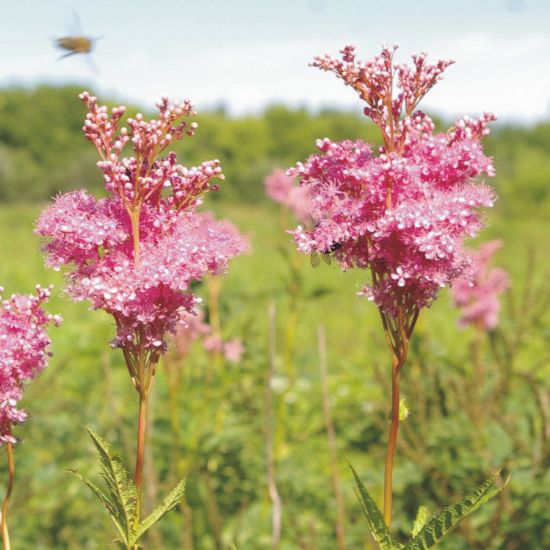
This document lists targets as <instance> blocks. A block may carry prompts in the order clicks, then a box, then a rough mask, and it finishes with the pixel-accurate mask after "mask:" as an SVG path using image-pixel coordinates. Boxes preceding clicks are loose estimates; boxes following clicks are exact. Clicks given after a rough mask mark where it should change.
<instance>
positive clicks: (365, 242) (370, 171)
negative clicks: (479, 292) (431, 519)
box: [288, 46, 495, 527]
mask: <svg viewBox="0 0 550 550" xmlns="http://www.w3.org/2000/svg"><path fill="white" fill-rule="evenodd" d="M396 49H397V46H392V47H384V48H383V49H382V51H381V53H380V54H379V55H377V56H375V57H373V58H371V59H368V60H366V61H360V60H358V59H356V54H355V48H354V47H353V46H346V47H345V48H344V49H343V50H342V51H341V52H340V53H341V56H340V57H339V58H333V57H331V56H329V55H325V56H323V57H316V58H315V59H314V61H313V66H314V67H316V68H318V69H321V70H323V71H327V72H331V73H334V74H335V75H336V76H337V77H338V78H339V79H341V80H343V81H344V83H345V84H346V85H347V86H350V87H351V88H353V89H354V90H355V92H356V93H357V94H358V95H359V97H360V98H361V99H362V100H363V101H364V102H365V103H366V106H365V108H364V113H365V115H366V116H367V117H368V118H370V119H371V120H372V121H373V122H374V123H375V124H376V126H378V128H379V130H380V132H381V136H382V142H383V145H382V146H381V147H380V148H379V149H377V150H376V149H375V148H373V147H372V146H371V145H368V144H366V143H363V142H362V141H360V140H356V141H351V140H346V141H342V142H338V143H335V142H332V141H331V140H330V139H328V138H324V139H319V140H318V141H317V147H318V149H319V150H320V153H319V154H316V155H313V156H311V157H310V158H308V159H307V160H306V161H305V162H304V163H298V164H297V165H296V167H295V168H292V169H290V170H289V171H288V175H289V176H291V177H297V178H299V179H300V184H301V186H302V188H304V189H306V190H307V191H308V196H309V199H310V208H309V216H310V218H311V220H312V225H309V226H298V228H297V229H296V230H294V231H293V234H294V238H295V241H296V244H297V247H298V250H299V251H301V252H303V253H306V254H322V255H326V256H330V257H333V258H335V259H336V260H337V261H338V263H339V264H340V266H341V268H342V269H343V270H347V269H351V268H360V269H363V270H365V271H366V272H367V273H368V274H369V280H368V281H367V282H366V283H365V285H364V287H363V289H362V291H361V292H360V294H361V295H363V296H366V297H367V298H368V299H369V300H371V301H373V302H374V303H375V304H376V305H377V307H378V310H379V312H380V317H381V320H382V325H383V328H384V333H385V337H386V342H387V345H388V347H389V350H390V351H391V354H392V405H391V426H390V431H389V437H388V447H387V454H386V463H385V476H384V522H385V524H386V525H387V526H388V527H389V525H390V523H391V516H392V472H393V463H394V455H395V447H396V442H397V432H398V428H399V404H400V385H399V378H400V373H401V370H402V368H403V366H404V365H405V362H406V359H407V354H408V349H409V340H410V338H411V335H412V333H413V330H414V327H415V324H416V322H417V319H418V316H419V313H420V310H421V309H423V308H425V307H428V306H430V304H431V303H432V302H433V301H434V300H435V299H436V297H437V295H438V292H439V290H440V289H441V288H443V287H445V286H450V285H451V284H452V282H453V281H454V280H456V279H457V278H458V277H463V276H467V277H469V276H470V273H471V264H472V260H471V256H470V254H469V253H468V252H467V251H466V249H465V244H464V243H465V240H466V239H467V238H472V237H474V236H475V235H476V234H477V232H478V231H479V230H480V228H481V227H482V225H483V221H482V217H481V210H482V209H483V208H488V207H491V206H492V205H493V202H494V200H495V194H494V192H493V190H492V189H491V188H490V187H488V186H487V185H485V184H484V183H482V182H479V181H478V180H479V177H480V176H483V175H485V176H488V177H491V176H493V175H494V168H493V165H492V160H491V159H490V158H488V157H487V156H485V155H484V153H483V149H482V145H481V141H482V138H483V137H484V136H486V135H487V134H488V133H489V129H488V124H489V123H490V122H491V121H493V120H495V117H494V116H493V115H492V114H484V115H483V116H482V117H481V118H480V119H478V120H474V119H471V118H468V117H464V118H462V119H460V120H458V121H456V123H455V125H454V126H453V127H452V128H450V129H449V130H448V131H447V132H444V133H436V132H435V126H434V123H433V122H432V120H431V119H430V118H429V117H428V116H427V115H426V114H425V113H423V112H422V111H419V110H417V106H418V104H419V103H420V101H421V100H422V98H423V97H424V96H425V95H426V93H427V92H428V91H429V90H430V89H431V88H432V87H433V86H434V85H435V84H436V83H437V82H438V81H439V80H441V78H442V74H443V72H444V71H445V69H446V68H447V67H448V66H449V65H451V63H452V62H451V61H437V62H436V63H434V64H430V63H428V61H427V59H426V55H425V54H420V55H414V56H413V57H412V64H411V65H406V64H396V63H394V54H395V51H396Z"/></svg>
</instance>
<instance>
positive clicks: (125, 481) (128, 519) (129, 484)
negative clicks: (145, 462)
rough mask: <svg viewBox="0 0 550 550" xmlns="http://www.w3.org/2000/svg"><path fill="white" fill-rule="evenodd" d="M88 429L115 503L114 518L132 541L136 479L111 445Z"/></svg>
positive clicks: (102, 473)
mask: <svg viewBox="0 0 550 550" xmlns="http://www.w3.org/2000/svg"><path fill="white" fill-rule="evenodd" d="M86 429H87V430H88V433H89V434H90V437H91V438H92V441H93V442H94V445H95V447H96V449H97V451H98V453H99V457H100V462H101V476H102V477H103V479H104V480H105V484H106V485H107V488H108V490H109V493H110V495H111V498H112V504H113V505H114V514H113V518H116V520H117V522H118V523H119V524H120V525H121V526H122V528H123V537H124V538H125V540H126V541H128V543H131V541H132V539H133V538H134V532H135V526H136V523H137V501H138V494H137V490H136V486H135V483H134V480H133V479H132V478H131V477H130V475H129V473H128V470H127V469H126V466H125V465H124V463H123V462H122V460H120V458H119V457H118V456H117V455H116V454H115V453H114V452H113V451H112V450H111V446H110V445H109V444H108V443H107V442H106V441H105V440H104V439H103V438H102V437H100V436H99V435H97V434H96V433H95V432H94V431H93V430H91V429H90V428H86Z"/></svg>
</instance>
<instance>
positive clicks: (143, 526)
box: [135, 478, 186, 541]
mask: <svg viewBox="0 0 550 550" xmlns="http://www.w3.org/2000/svg"><path fill="white" fill-rule="evenodd" d="M185 481H186V478H183V479H182V480H181V481H180V482H179V483H178V484H177V485H176V486H175V487H174V488H173V489H172V490H171V491H170V492H169V493H168V495H166V497H164V500H163V501H162V502H161V503H160V504H159V505H158V506H157V507H156V508H155V509H154V510H153V511H152V512H151V513H150V514H149V515H148V516H147V517H146V518H145V519H144V520H143V521H141V522H140V524H139V525H138V528H137V529H136V533H135V540H136V541H137V540H138V539H139V538H140V537H141V536H142V535H143V533H145V531H147V530H148V529H149V528H150V527H152V526H153V525H154V524H155V523H156V522H157V521H158V520H159V519H160V518H162V517H163V516H164V515H165V514H166V513H168V512H169V511H170V510H171V509H172V508H174V507H175V506H176V505H177V504H179V503H180V502H181V501H182V500H183V497H184V496H185Z"/></svg>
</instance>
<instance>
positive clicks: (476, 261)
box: [451, 240, 510, 330]
mask: <svg viewBox="0 0 550 550" xmlns="http://www.w3.org/2000/svg"><path fill="white" fill-rule="evenodd" d="M501 247H502V241H500V240H494V241H489V242H487V243H485V244H483V245H482V246H481V247H480V248H479V249H478V250H476V251H475V252H472V260H473V262H472V263H473V265H472V271H473V274H472V275H471V276H470V277H460V278H458V279H457V280H456V281H454V283H453V286H452V289H451V290H452V295H453V299H454V303H455V305H456V306H457V307H458V308H459V309H460V311H461V313H462V315H461V318H460V321H459V324H460V325H461V326H466V325H476V326H479V327H481V328H483V329H485V330H492V329H494V328H496V327H497V325H498V316H499V311H500V300H499V296H500V295H501V294H502V293H503V292H505V291H506V290H507V289H508V288H509V286H510V279H509V277H508V273H506V271H504V269H501V268H498V267H494V268H491V267H490V263H491V260H492V258H493V255H494V254H495V252H496V251H497V250H498V249H499V248H501Z"/></svg>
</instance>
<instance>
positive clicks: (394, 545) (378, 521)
mask: <svg viewBox="0 0 550 550" xmlns="http://www.w3.org/2000/svg"><path fill="white" fill-rule="evenodd" d="M349 467H350V468H351V471H352V473H353V477H354V478H355V483H356V484H357V487H358V489H359V490H358V491H357V490H356V491H355V493H356V495H357V498H358V499H359V502H361V506H362V507H363V512H364V514H365V517H366V518H367V522H368V524H369V528H370V531H371V533H372V536H373V537H374V540H376V542H377V543H378V545H379V546H380V548H382V550H401V549H402V548H403V545H402V544H401V543H399V542H397V541H396V540H395V539H394V538H393V536H392V534H391V533H390V531H389V529H388V527H387V526H386V523H385V522H384V518H383V517H382V513H381V512H380V510H379V509H378V506H377V505H376V503H375V502H374V500H373V498H372V497H371V496H370V494H369V493H368V491H367V489H366V487H365V486H364V485H363V482H362V481H361V479H360V478H359V476H358V475H357V472H356V471H355V469H354V468H353V466H352V465H351V464H349Z"/></svg>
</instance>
